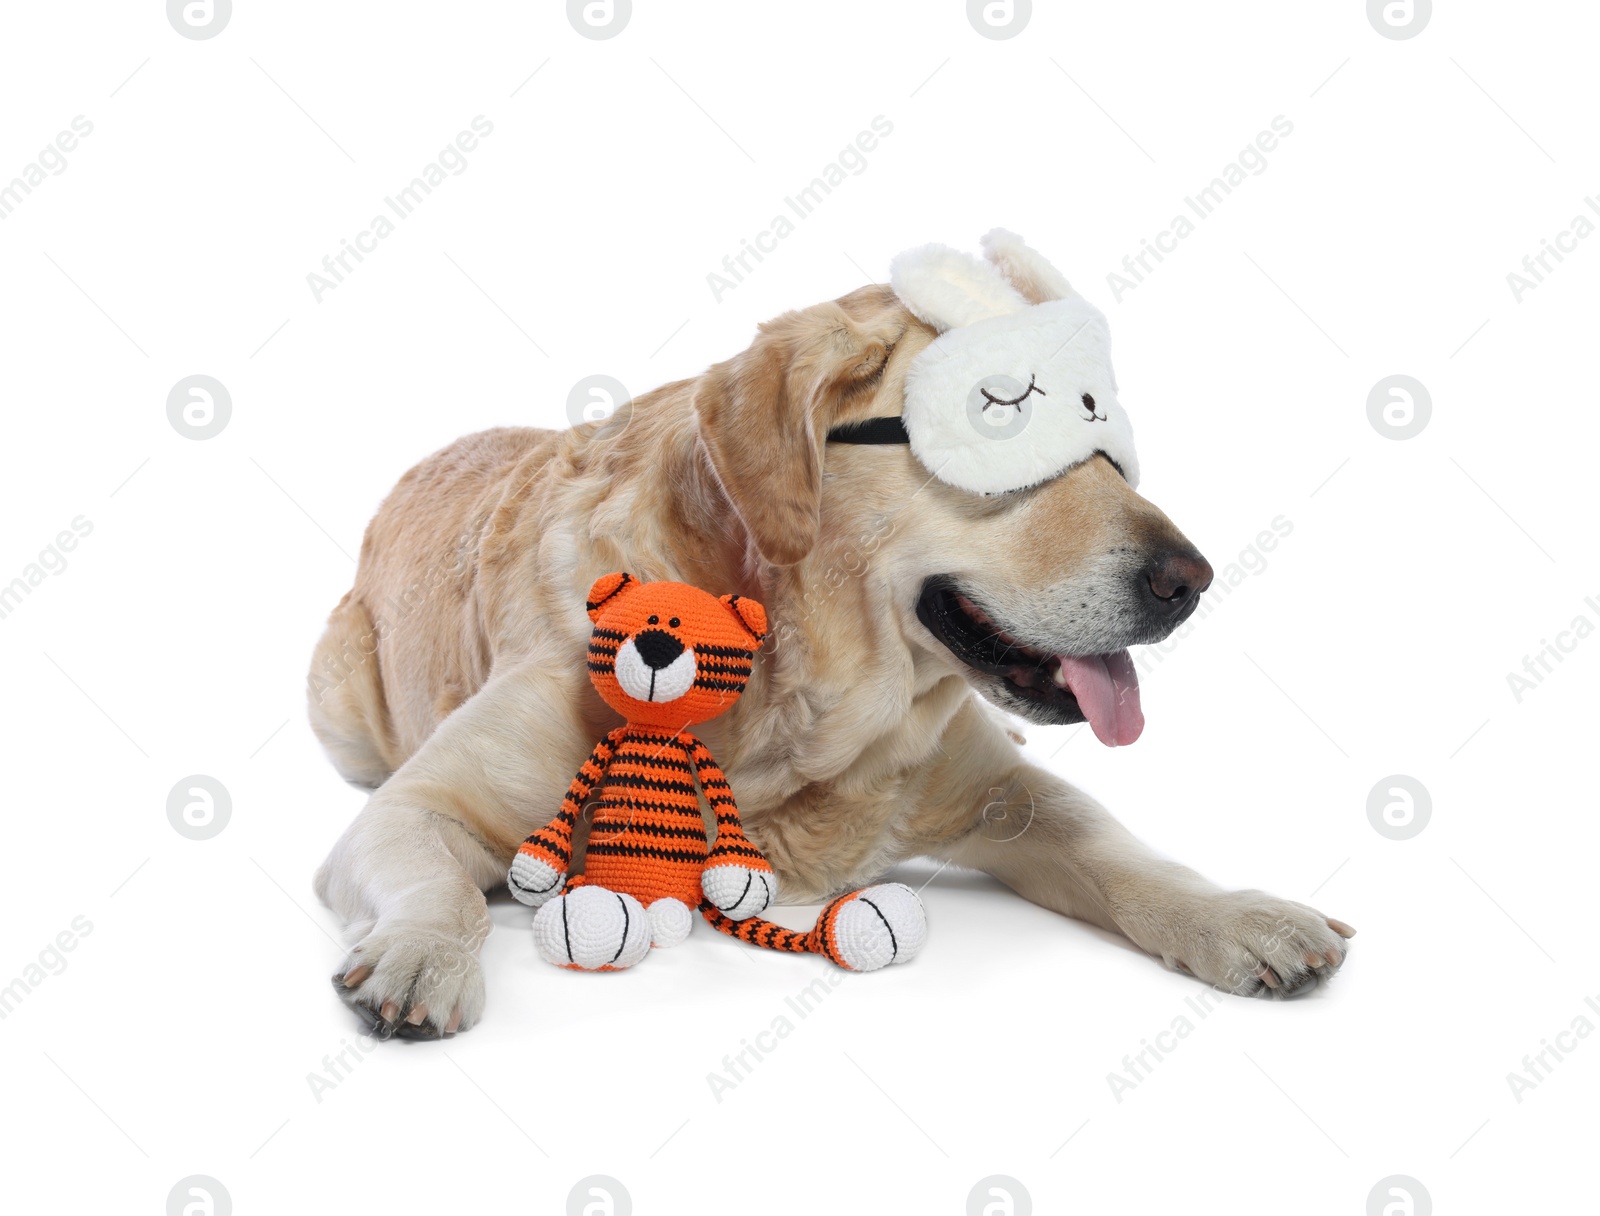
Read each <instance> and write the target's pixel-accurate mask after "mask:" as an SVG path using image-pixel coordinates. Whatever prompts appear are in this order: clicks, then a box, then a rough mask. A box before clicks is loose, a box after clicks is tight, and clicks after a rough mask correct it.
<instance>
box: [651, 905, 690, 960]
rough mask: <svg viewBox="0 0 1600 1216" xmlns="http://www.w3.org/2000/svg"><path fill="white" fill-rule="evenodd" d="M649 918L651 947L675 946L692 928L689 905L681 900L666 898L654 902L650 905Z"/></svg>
mask: <svg viewBox="0 0 1600 1216" xmlns="http://www.w3.org/2000/svg"><path fill="white" fill-rule="evenodd" d="M649 916H650V944H651V945H652V946H661V947H663V948H665V947H667V946H676V945H678V943H680V942H681V941H683V939H684V938H686V937H688V936H689V930H690V929H692V928H694V915H693V913H691V912H690V911H689V905H688V904H686V903H684V902H683V901H682V900H681V899H672V898H670V897H667V898H662V899H658V900H656V902H655V903H653V904H651V905H650V911H649Z"/></svg>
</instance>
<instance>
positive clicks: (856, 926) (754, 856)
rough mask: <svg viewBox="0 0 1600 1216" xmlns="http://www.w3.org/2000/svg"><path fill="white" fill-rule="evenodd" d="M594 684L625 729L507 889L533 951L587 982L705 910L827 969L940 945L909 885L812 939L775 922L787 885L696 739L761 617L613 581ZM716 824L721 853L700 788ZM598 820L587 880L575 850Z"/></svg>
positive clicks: (673, 588) (671, 939) (597, 641)
mask: <svg viewBox="0 0 1600 1216" xmlns="http://www.w3.org/2000/svg"><path fill="white" fill-rule="evenodd" d="M588 610H589V618H590V619H591V620H592V621H593V622H594V633H593V635H592V636H591V637H590V640H589V679H590V680H591V681H592V682H593V683H594V686H595V688H596V689H597V690H598V691H599V693H600V696H601V697H602V698H604V699H605V702H606V704H608V705H610V706H611V707H612V708H613V709H615V710H616V711H617V712H618V713H619V714H621V715H622V716H623V717H624V718H625V719H626V723H625V724H624V725H622V726H619V727H618V728H617V729H615V730H613V731H611V732H610V733H609V734H607V735H606V737H605V738H604V739H602V740H601V741H600V742H599V743H597V744H596V745H595V749H594V751H593V752H592V753H590V755H589V758H588V759H587V760H585V761H584V762H583V766H582V767H581V768H580V769H579V770H578V773H577V775H576V776H575V777H573V779H572V784H571V785H570V786H569V787H568V788H567V795H566V798H565V799H564V800H563V801H562V804H561V810H560V811H559V812H558V813H557V815H556V817H555V818H554V819H552V820H551V821H550V822H549V823H548V824H546V825H545V826H544V827H543V828H541V829H540V830H539V831H537V832H535V833H534V834H533V835H532V836H529V837H528V839H527V840H525V841H524V842H523V843H522V847H521V848H520V849H518V850H517V854H516V856H515V857H514V858H512V861H511V870H510V873H509V874H508V875H507V884H508V885H509V886H510V888H511V893H512V894H513V895H514V896H515V897H516V898H517V899H519V900H521V901H522V902H523V903H525V904H528V905H530V906H532V907H535V908H537V909H538V913H537V914H536V915H535V917H534V920H533V936H534V942H535V944H536V945H537V947H538V950H539V953H540V954H541V955H542V956H543V957H544V958H545V959H546V960H547V961H549V962H552V963H555V964H557V965H558V966H562V967H567V968H569V969H575V970H582V971H615V970H620V969H622V968H624V967H631V966H633V965H634V964H635V963H638V962H639V961H641V960H642V959H643V958H644V957H645V955H646V954H648V953H649V951H650V948H651V947H652V946H674V945H677V944H678V943H679V942H681V941H683V940H684V938H686V937H687V936H688V935H689V930H690V928H691V927H692V925H693V916H692V914H691V911H690V910H691V909H693V908H698V909H699V911H700V914H701V915H702V916H703V917H704V918H705V919H706V920H707V921H708V922H709V923H710V924H711V925H712V926H714V927H715V928H716V929H718V930H720V931H721V932H723V933H726V934H728V935H729V936H730V937H736V938H738V939H739V940H740V941H744V942H749V943H750V944H751V945H756V946H763V947H766V948H767V949H769V950H785V951H789V952H791V953H797V954H820V955H822V956H823V957H825V958H828V959H830V960H832V961H833V962H835V963H837V964H838V965H839V966H841V967H846V968H848V969H850V970H852V971H875V970H877V969H878V968H879V967H883V966H886V965H887V964H890V963H903V962H906V961H908V960H909V959H910V958H911V957H912V956H913V955H915V954H916V952H917V951H918V949H920V948H921V946H922V943H923V940H924V939H925V938H926V936H927V920H926V916H925V914H924V913H923V909H922V901H921V900H919V899H918V898H917V895H916V893H915V892H914V891H912V890H911V888H910V887H907V886H905V885H904V884H903V883H883V884H879V885H877V886H872V887H867V888H865V889H864V890H860V891H852V892H850V893H849V894H848V895H842V896H840V897H839V898H837V899H835V900H834V901H833V902H832V903H830V904H828V906H827V907H825V908H824V909H823V910H822V914H821V916H819V917H818V918H817V922H816V924H815V926H813V928H812V929H811V930H810V931H809V932H804V933H799V932H794V931H792V930H789V929H785V928H783V927H782V926H781V925H775V924H772V923H771V922H769V921H765V920H762V919H761V918H760V916H759V915H758V914H759V913H761V912H764V911H766V910H767V908H768V907H769V906H771V904H772V903H773V901H774V899H775V898H776V897H777V877H776V876H775V875H774V874H773V872H772V866H771V865H769V864H768V862H767V859H766V858H765V857H764V856H763V855H762V853H761V850H760V849H758V848H756V846H755V845H754V844H752V843H751V842H750V839H749V837H747V836H746V835H745V834H744V829H743V827H742V826H741V825H740V822H739V808H738V806H737V805H735V803H734V800H733V790H732V789H731V788H730V787H729V785H728V780H727V778H726V777H725V776H723V773H722V770H721V769H720V768H718V767H717V762H716V760H715V759H713V758H712V755H711V752H710V751H709V750H707V748H706V746H705V744H704V743H702V742H700V740H699V739H697V738H696V737H695V736H694V735H692V734H690V733H689V730H688V728H689V727H691V726H693V725H695V724H696V723H699V722H704V721H707V720H708V719H710V718H714V717H716V716H717V715H718V714H720V713H722V712H723V711H724V710H726V709H728V708H729V707H730V706H732V705H733V704H734V702H736V701H737V700H738V699H739V695H740V694H741V693H742V692H743V691H744V689H745V685H746V683H747V682H748V681H749V679H750V673H751V671H752V668H753V664H754V660H755V652H756V649H757V647H759V646H760V645H761V641H762V639H763V638H764V637H765V636H766V632H767V615H766V612H765V610H764V609H763V608H762V607H761V605H760V604H758V603H756V602H755V601H754V600H750V599H746V598H744V597H742V596H738V595H724V596H723V597H721V598H720V599H718V598H716V597H714V596H712V595H710V594H709V593H707V592H705V591H701V590H699V589H698V588H696V587H690V586H686V585H685V584H683V583H672V582H654V583H641V582H640V581H639V580H638V579H635V578H633V577H632V576H631V575H628V574H621V573H618V574H607V575H604V576H603V577H601V578H600V579H599V580H598V581H597V582H596V583H595V584H594V586H593V587H592V588H591V589H590V591H589V601H588ZM697 780H698V783H699V789H700V790H701V791H703V792H704V794H705V798H706V802H707V803H708V804H709V805H710V807H711V810H712V811H713V812H714V814H715V815H716V825H717V826H716V835H715V837H714V838H708V833H707V830H706V821H705V818H704V817H703V816H702V814H701V811H700V802H699V798H698V797H697V794H696V781H697ZM590 805H592V806H593V808H594V816H593V824H592V827H591V829H590V833H589V843H588V850H587V853H586V861H585V863H584V872H583V873H582V874H577V875H572V874H569V873H568V868H569V866H570V863H571V860H572V836H573V830H574V828H575V827H576V825H577V822H578V818H579V816H580V815H582V814H583V812H584V809H585V807H586V806H590Z"/></svg>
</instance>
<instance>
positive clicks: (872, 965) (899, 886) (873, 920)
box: [700, 882, 928, 971]
mask: <svg viewBox="0 0 1600 1216" xmlns="http://www.w3.org/2000/svg"><path fill="white" fill-rule="evenodd" d="M700 914H701V915H702V916H704V917H705V918H706V920H707V922H709V923H710V925H711V926H712V928H714V929H716V930H717V931H718V932H720V933H726V934H727V935H728V936H729V937H736V938H738V939H739V940H740V941H742V942H748V943H750V944H751V945H752V946H762V947H764V948H765V949H768V950H785V951H788V952H789V953H791V954H820V955H822V956H823V957H824V958H826V959H829V960H830V961H832V962H835V963H837V964H838V965H839V966H841V967H844V968H846V969H847V970H850V971H876V970H878V969H879V968H880V967H887V966H889V965H890V964H891V963H906V962H910V961H911V959H912V958H914V957H915V956H916V953H917V951H918V950H920V949H922V943H923V942H925V941H926V940H927V938H928V916H927V913H926V912H924V911H923V908H922V901H921V900H920V899H918V898H917V893H916V892H915V891H913V890H912V889H911V888H910V887H908V886H906V885H905V884H904V883H900V882H886V883H879V884H878V885H877V886H873V887H866V888H864V889H862V890H860V891H852V892H850V894H848V895H841V896H840V897H839V898H838V899H836V900H834V901H833V902H832V903H830V904H829V905H828V906H827V907H825V908H824V909H823V910H822V914H821V915H820V916H818V917H817V923H816V924H815V925H814V926H813V927H812V928H811V931H810V932H809V933H799V932H796V931H794V930H792V929H785V928H783V926H781V925H775V924H773V923H772V922H770V921H765V920H762V919H760V918H759V917H755V916H752V917H747V918H746V919H744V920H738V921H736V920H730V919H729V918H728V917H726V916H724V915H723V914H722V913H721V912H719V911H718V910H717V909H716V907H715V906H713V905H712V904H711V902H710V901H709V900H707V901H705V902H703V903H702V904H701V905H700Z"/></svg>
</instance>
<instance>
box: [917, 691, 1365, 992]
mask: <svg viewBox="0 0 1600 1216" xmlns="http://www.w3.org/2000/svg"><path fill="white" fill-rule="evenodd" d="M942 742H943V745H944V747H945V748H946V749H948V751H949V752H950V755H951V757H952V758H951V759H950V760H948V761H944V762H941V763H940V764H939V765H937V766H934V769H933V770H932V771H931V772H930V775H929V780H928V781H927V782H926V783H925V785H924V786H923V793H922V797H923V799H924V800H925V801H924V804H923V805H924V807H926V808H928V809H926V810H924V811H923V812H922V813H921V814H920V815H919V816H918V818H919V820H920V821H921V824H922V825H923V826H924V828H925V829H926V828H927V827H931V826H933V824H934V823H935V822H936V819H935V815H934V814H930V813H929V812H930V811H931V810H932V808H931V807H929V801H931V800H937V802H938V803H940V804H942V806H941V807H940V810H941V811H942V812H943V813H944V814H946V815H948V818H947V819H946V820H945V821H944V826H943V829H942V830H941V831H940V833H939V834H940V835H943V836H944V837H945V838H944V839H943V840H942V841H941V842H939V843H937V844H935V845H934V846H933V847H932V848H930V849H929V851H930V852H931V853H933V854H934V855H935V856H939V857H943V858H947V859H949V860H950V861H952V862H954V863H956V864H958V865H964V866H969V867H972V868H974V869H979V870H985V871H987V872H988V873H990V874H993V875H994V876H995V877H996V878H998V879H1000V881H1002V882H1004V883H1005V884H1006V885H1007V886H1010V887H1011V888H1013V889H1014V890H1016V891H1017V892H1019V893H1020V894H1021V895H1023V896H1025V897H1026V898H1028V899H1030V900H1032V901H1033V902H1034V903H1037V904H1041V905H1043V906H1044V907H1047V908H1052V909H1054V910H1055V911H1057V912H1062V913H1065V914H1066V915H1068V916H1072V917H1076V918H1077V919H1079V920H1085V921H1088V922H1089V923H1091V924H1094V925H1099V926H1100V927H1101V928H1104V929H1110V930H1113V931H1115V932H1118V933H1121V934H1123V935H1124V936H1125V937H1127V938H1128V939H1129V940H1131V941H1132V942H1133V943H1134V944H1135V945H1137V946H1139V947H1140V948H1141V949H1143V950H1145V951H1147V952H1148V953H1150V954H1153V955H1155V956H1156V957H1157V958H1159V959H1161V960H1162V962H1164V963H1165V964H1166V965H1167V966H1169V967H1172V968H1174V969H1176V970H1179V971H1183V972H1187V973H1189V974H1192V975H1195V976H1198V977H1199V978H1200V979H1202V980H1205V981H1206V982H1207V983H1210V984H1214V985H1216V986H1217V987H1219V988H1223V989H1225V990H1226V991H1229V992H1234V993H1238V994H1241V995H1253V994H1256V993H1259V992H1263V991H1264V992H1266V993H1267V994H1268V995H1272V996H1286V995H1288V994H1289V993H1291V992H1294V991H1295V990H1297V989H1299V988H1301V987H1303V986H1305V985H1306V984H1307V983H1309V982H1311V981H1312V980H1313V979H1314V978H1316V977H1319V976H1327V975H1331V974H1332V973H1333V972H1335V971H1337V970H1338V969H1339V966H1340V964H1341V963H1342V962H1343V961H1344V957H1345V953H1346V950H1347V949H1348V947H1347V946H1346V945H1345V942H1344V940H1343V939H1344V938H1346V937H1349V936H1350V935H1352V934H1353V933H1354V932H1355V931H1354V930H1353V929H1351V928H1349V926H1347V925H1344V924H1343V923H1341V922H1339V921H1336V920H1331V919H1329V918H1328V917H1326V916H1324V915H1323V914H1322V913H1320V912H1318V911H1317V910H1316V909H1314V908H1310V907H1307V906H1306V905H1305V904H1300V903H1294V902H1292V901H1290V900H1286V899H1278V898H1276V897H1274V896H1271V895H1267V894H1265V893H1263V892H1261V891H1225V890H1222V889H1221V888H1219V887H1217V886H1215V885H1214V884H1212V883H1210V882H1208V881H1206V880H1205V879H1204V878H1202V877H1200V875H1198V874H1196V873H1195V872H1194V871H1193V870H1190V869H1188V868H1187V867H1185V866H1182V865H1179V864H1178V863H1177V862H1173V861H1167V860H1165V859H1163V858H1161V857H1158V856H1156V854H1154V853H1153V852H1152V851H1151V850H1150V849H1148V848H1146V847H1145V846H1144V845H1143V844H1142V843H1140V842H1139V841H1138V840H1136V839H1135V838H1134V837H1133V835H1132V834H1131V833H1130V832H1128V830H1127V829H1126V828H1124V827H1123V826H1122V825H1121V824H1120V823H1118V822H1117V821H1116V820H1115V819H1113V818H1112V817H1111V815H1110V814H1109V813H1108V812H1107V811H1106V810H1105V808H1104V807H1102V806H1100V804H1099V803H1097V802H1095V801H1094V799H1092V798H1090V797H1089V796H1088V795H1086V794H1084V793H1082V792H1081V791H1079V790H1077V789H1074V788H1073V787H1072V786H1070V785H1068V784H1067V783H1066V782H1065V781H1062V780H1061V779H1060V778H1059V777H1056V776H1054V775H1053V774H1051V773H1048V772H1045V771H1044V770H1043V769H1040V768H1037V767H1035V766H1033V765H1030V764H1026V763H1024V762H1023V761H1022V760H1021V758H1020V757H1019V756H1018V755H1017V753H1016V751H1015V749H1014V748H1012V747H1011V746H1010V745H1009V744H1008V743H1007V742H1006V741H1005V738H1004V736H1003V735H1002V734H1001V733H1000V732H999V730H998V729H997V728H996V727H994V726H992V725H991V724H989V723H987V722H982V721H979V720H978V719H977V716H976V715H975V714H969V713H966V712H965V711H964V712H963V713H962V714H958V715H957V720H956V721H955V722H953V723H952V725H951V728H950V730H948V731H947V732H946V737H945V739H944V740H943V741H942ZM990 765H992V767H988V768H987V770H986V771H985V766H990Z"/></svg>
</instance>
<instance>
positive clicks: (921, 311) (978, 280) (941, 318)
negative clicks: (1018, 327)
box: [889, 245, 1028, 333]
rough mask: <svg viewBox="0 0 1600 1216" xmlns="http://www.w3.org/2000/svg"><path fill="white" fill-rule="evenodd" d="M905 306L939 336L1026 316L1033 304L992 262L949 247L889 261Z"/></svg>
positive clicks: (920, 250)
mask: <svg viewBox="0 0 1600 1216" xmlns="http://www.w3.org/2000/svg"><path fill="white" fill-rule="evenodd" d="M889 285H890V286H891V287H893V288H894V293H895V295H897V296H899V297H900V302H901V303H903V304H904V305H905V306H906V307H907V308H909V309H910V310H911V311H912V312H913V313H915V314H916V315H917V316H918V317H920V318H921V319H922V320H924V321H926V322H927V323H928V324H929V325H931V326H933V327H934V328H935V329H937V330H938V331H939V332H940V333H943V332H944V331H945V330H947V329H958V328H960V327H961V326H963V325H971V324H972V323H973V322H975V321H985V320H988V318H990V317H1003V316H1005V315H1007V314H1008V313H1014V312H1021V311H1022V310H1023V309H1024V308H1026V307H1027V306H1028V301H1027V300H1026V299H1024V298H1023V297H1022V295H1021V294H1020V293H1019V292H1018V291H1017V289H1016V288H1015V287H1013V286H1012V285H1011V284H1010V283H1008V282H1006V279H1005V276H1004V275H1002V274H1001V273H1000V271H999V270H997V269H996V268H995V267H994V266H992V265H991V264H990V263H988V262H985V261H983V260H982V259H980V258H975V257H973V256H972V255H971V254H970V253H962V252H961V251H960V250H958V249H951V248H950V247H949V246H947V245H923V246H922V247H921V248H918V249H908V250H906V251H905V252H904V253H901V254H897V255H896V256H895V259H894V261H892V262H890V263H889Z"/></svg>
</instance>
